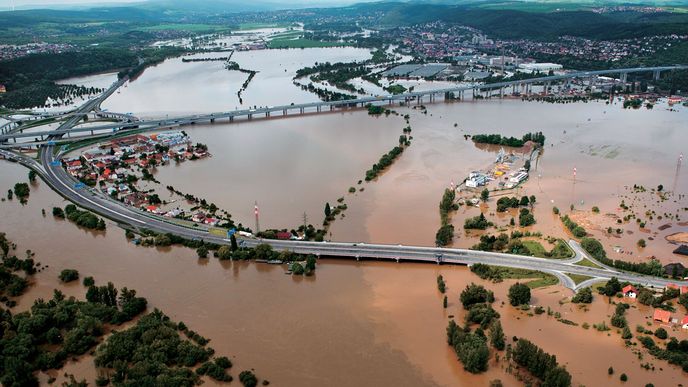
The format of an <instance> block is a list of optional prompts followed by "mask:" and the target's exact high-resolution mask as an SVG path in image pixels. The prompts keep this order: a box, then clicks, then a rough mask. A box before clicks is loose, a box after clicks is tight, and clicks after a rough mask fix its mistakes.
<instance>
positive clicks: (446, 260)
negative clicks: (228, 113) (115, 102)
mask: <svg viewBox="0 0 688 387" xmlns="http://www.w3.org/2000/svg"><path fill="white" fill-rule="evenodd" d="M673 68H674V67H662V69H673ZM655 69H656V68H655ZM623 70H626V71H629V69H621V70H615V71H623ZM643 71H652V69H643ZM591 73H593V72H586V73H585V74H591ZM597 73H608V71H607V72H597ZM542 79H551V77H544V78H542ZM529 81H533V80H532V79H531V80H529ZM540 81H542V80H540ZM519 82H522V81H519ZM115 89H116V87H115V85H113V87H112V88H111V89H109V90H108V92H109V93H110V94H111V93H112V92H113V91H114V90H115ZM436 92H442V91H436ZM106 94H107V92H106V93H105V94H103V95H101V96H100V97H99V98H97V99H94V100H90V101H88V102H87V103H85V104H84V105H83V106H81V107H80V108H79V109H77V110H76V111H75V113H74V114H73V115H72V116H70V118H69V119H68V120H66V121H65V122H64V123H63V124H62V125H60V127H59V128H58V129H56V130H55V131H52V132H50V133H47V134H46V135H47V136H48V141H50V142H51V141H55V140H58V139H59V138H60V137H62V136H63V135H65V134H66V133H68V132H69V131H70V130H73V129H72V128H73V127H74V126H75V125H76V124H77V123H78V122H79V120H80V119H81V117H82V116H83V114H87V113H88V112H90V111H91V110H93V109H97V106H99V104H100V102H102V100H104V99H105V98H107V95H109V94H107V95H106ZM358 101H360V100H358ZM359 103H360V102H359ZM304 105H309V104H303V105H300V106H304ZM311 105H313V104H311ZM297 106H299V105H297ZM292 108H293V107H292ZM210 116H212V115H210ZM210 116H206V117H210ZM194 117H198V116H194ZM89 129H91V128H89ZM33 135H35V134H33ZM50 142H49V143H48V144H47V145H45V146H43V147H41V149H40V152H39V160H35V159H32V158H30V157H28V156H26V155H24V154H21V153H16V152H13V151H10V150H5V149H0V156H3V157H4V158H6V159H9V160H12V161H16V162H18V163H20V164H22V165H24V166H25V167H27V168H31V169H33V170H34V171H36V172H37V173H38V174H39V175H40V176H41V178H42V179H43V180H44V181H45V182H46V183H47V184H48V185H50V186H51V187H52V189H54V190H55V191H56V192H57V193H59V194H60V195H62V196H63V197H65V198H66V199H67V200H69V201H71V202H73V203H75V204H77V205H78V206H80V207H82V208H85V209H88V210H90V211H92V212H94V213H96V214H99V215H101V216H104V217H107V218H109V219H111V220H112V221H115V222H117V223H118V224H120V226H122V227H128V228H133V229H138V230H141V229H147V230H151V231H155V232H157V233H171V234H175V235H179V236H182V237H184V238H187V239H196V240H204V241H207V242H212V243H217V244H229V240H228V239H226V238H224V237H222V236H217V235H214V234H210V233H209V232H208V230H207V229H206V228H205V227H204V226H199V227H193V228H192V227H187V226H184V225H181V224H178V223H172V222H171V221H170V220H169V219H166V218H164V217H161V216H156V215H153V214H151V213H148V212H144V211H142V210H139V209H136V208H133V207H129V206H126V205H124V204H123V203H120V202H118V201H115V200H113V199H111V198H109V197H108V196H107V195H105V194H103V193H102V192H100V191H99V190H97V189H90V188H87V187H82V186H83V185H82V184H79V182H78V181H76V180H75V179H74V178H73V177H72V176H71V175H70V174H69V173H67V171H66V170H65V169H64V168H63V167H62V163H61V159H62V157H63V153H62V152H61V151H57V149H56V147H55V145H54V144H52V143H50ZM241 243H242V244H243V245H245V246H248V247H253V246H256V245H258V244H260V243H267V244H270V245H271V246H272V247H273V248H274V249H276V250H290V251H293V252H296V253H301V254H315V255H318V256H322V257H340V258H349V259H357V260H362V259H363V260H364V259H377V260H390V261H396V262H407V261H411V262H431V263H436V264H460V265H471V264H475V263H485V264H490V265H498V266H505V267H511V268H520V269H531V270H537V271H541V272H545V273H550V274H552V275H555V276H556V277H557V278H558V279H559V280H560V281H561V283H562V285H563V286H566V287H567V288H569V289H573V290H576V289H578V288H580V287H581V286H588V285H590V284H591V283H593V282H595V281H604V280H607V279H609V278H611V277H617V278H619V279H620V280H621V281H629V282H632V283H638V284H642V285H646V286H654V287H664V286H666V285H667V284H669V283H676V284H679V285H688V282H686V281H672V280H668V279H665V278H658V277H650V276H644V275H639V274H634V273H628V272H622V271H619V270H616V269H613V268H610V267H605V266H604V265H602V264H601V263H599V262H597V261H595V260H594V259H592V258H591V257H589V256H587V255H586V253H585V252H584V251H583V249H582V248H581V247H580V245H578V244H577V243H575V242H574V241H572V242H571V243H570V246H571V247H572V249H573V251H574V252H575V256H574V257H573V258H571V259H567V260H554V259H544V258H535V257H528V256H522V255H514V254H503V253H491V252H483V251H474V250H467V249H456V248H436V247H423V246H402V245H384V244H365V243H348V242H306V241H281V240H261V239H255V238H242V239H241ZM584 258H587V259H589V260H591V261H593V262H595V263H597V264H598V265H599V266H600V267H599V268H592V267H588V266H582V265H578V264H576V262H578V261H580V260H582V259H584ZM567 273H570V274H577V275H584V276H589V277H591V279H590V280H587V281H584V282H582V283H580V284H578V285H576V284H575V283H574V281H573V280H572V279H571V278H570V277H569V276H568V275H567Z"/></svg>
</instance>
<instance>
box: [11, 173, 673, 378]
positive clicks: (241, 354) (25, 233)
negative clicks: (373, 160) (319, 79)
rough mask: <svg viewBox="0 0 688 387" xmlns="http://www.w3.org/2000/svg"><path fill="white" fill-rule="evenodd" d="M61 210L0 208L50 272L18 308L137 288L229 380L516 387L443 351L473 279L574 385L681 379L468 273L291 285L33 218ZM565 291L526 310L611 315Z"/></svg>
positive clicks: (337, 273)
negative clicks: (86, 284)
mask: <svg viewBox="0 0 688 387" xmlns="http://www.w3.org/2000/svg"><path fill="white" fill-rule="evenodd" d="M3 171H4V173H3V174H2V176H1V177H0V184H2V186H9V185H10V184H12V183H13V182H15V181H19V180H23V179H25V175H26V172H25V171H24V170H23V169H22V168H20V167H18V166H16V165H10V166H6V167H5V168H4V169H3ZM65 204H66V203H65V202H64V201H63V200H61V198H59V197H57V196H56V195H55V194H54V193H53V192H51V191H50V190H49V189H47V187H45V185H44V184H43V183H40V182H39V183H37V184H36V185H34V186H32V192H31V197H30V199H29V203H28V204H27V205H25V206H21V205H20V204H19V203H18V202H17V201H16V200H15V201H6V202H2V203H0V211H1V212H2V214H3V217H2V219H3V220H2V222H1V227H2V230H6V231H8V233H9V235H10V237H11V238H12V239H13V240H14V241H15V242H17V243H18V244H19V250H20V251H22V250H23V249H26V248H30V249H32V250H33V251H35V252H36V257H37V260H38V261H40V262H41V263H42V264H43V265H47V266H48V268H47V269H45V270H44V271H42V272H40V273H38V274H37V275H36V277H35V278H36V280H35V283H34V284H33V286H32V288H31V289H30V291H29V292H28V293H27V294H26V295H25V296H24V297H23V298H22V299H21V300H20V302H19V305H18V306H17V307H16V310H18V311H21V310H25V309H27V308H28V307H29V306H30V303H31V302H30V300H31V299H34V298H36V297H44V298H47V297H50V295H51V294H52V289H54V288H60V289H61V290H62V291H64V292H65V294H67V295H74V296H79V297H83V295H84V293H85V288H83V286H81V285H80V284H77V283H74V284H70V285H62V284H59V283H58V280H57V275H58V273H59V271H60V270H61V269H63V268H75V269H78V270H79V272H80V273H81V275H82V276H87V275H92V276H94V277H95V279H96V281H97V282H98V283H102V282H105V281H112V282H114V283H115V284H117V285H118V286H127V287H130V288H135V289H137V290H138V292H139V294H141V295H143V296H145V297H147V298H148V300H149V303H150V308H154V307H155V308H160V309H162V310H163V311H165V312H166V313H167V314H169V315H170V316H171V317H172V318H173V319H175V320H178V321H184V322H185V323H186V324H187V325H189V326H190V327H192V328H193V329H195V330H197V331H198V332H199V333H201V334H203V335H204V336H206V337H209V338H210V339H211V344H210V345H211V346H212V347H213V348H215V349H216V350H217V351H218V352H219V353H223V354H227V355H230V356H231V357H232V361H233V362H234V363H235V367H234V368H233V370H234V371H233V372H232V373H233V374H236V373H238V371H239V370H242V369H246V368H255V370H256V373H257V375H258V376H259V377H261V378H265V379H268V380H270V381H271V382H272V383H273V384H275V385H303V386H317V385H323V384H324V383H326V384H328V385H335V386H354V385H362V384H375V385H401V386H420V385H428V386H431V385H445V386H449V385H465V386H472V385H487V384H488V382H489V381H490V380H493V379H500V380H502V382H503V383H504V385H507V386H510V385H518V382H517V380H516V379H515V377H514V376H512V375H510V374H508V373H506V372H505V371H504V370H503V369H502V368H500V364H499V363H495V362H494V361H491V366H490V369H489V371H488V372H487V373H485V374H481V375H471V374H468V373H466V372H465V371H463V369H462V366H461V364H460V363H459V362H458V361H457V360H456V358H455V355H454V354H453V353H452V350H451V349H450V348H449V347H448V346H447V345H446V342H445V328H446V324H447V320H448V316H449V315H455V316H456V318H457V319H459V320H460V319H462V316H463V311H462V308H461V306H460V303H459V301H458V293H459V292H460V290H461V289H462V288H463V287H464V286H465V285H466V284H468V283H470V282H477V283H483V284H485V285H486V286H489V287H490V288H492V289H494V290H495V294H496V298H497V300H496V302H495V308H497V310H498V311H499V313H500V314H501V315H502V318H501V320H502V324H503V325H504V329H505V333H506V335H507V337H511V336H513V335H516V336H519V337H526V338H529V339H531V340H533V341H534V342H536V343H537V344H538V345H540V346H542V347H543V348H544V349H545V350H547V351H551V352H553V353H556V354H557V358H558V359H559V361H560V362H562V363H563V364H566V366H567V369H569V371H570V372H571V373H572V375H573V377H574V382H575V383H576V384H578V383H581V384H585V385H595V384H596V382H597V381H599V380H602V379H600V378H604V377H606V369H607V367H609V366H613V367H614V368H615V369H616V370H618V371H617V372H618V373H620V372H625V373H627V374H628V375H629V378H630V380H632V381H637V382H641V381H642V383H643V384H644V383H646V382H650V381H651V382H654V383H655V385H667V384H676V383H680V381H681V380H682V377H683V376H682V375H681V373H680V370H679V369H676V368H674V367H670V366H668V365H666V364H662V363H660V362H657V361H654V360H651V359H649V358H648V359H647V360H646V361H648V360H649V361H650V362H652V363H654V364H656V365H657V366H658V367H660V366H661V367H663V372H661V373H658V372H655V373H653V372H650V371H645V370H643V369H641V368H640V367H639V364H640V361H639V360H638V359H637V358H636V357H635V355H633V354H632V353H631V352H630V350H626V349H624V348H623V346H622V343H621V341H620V339H619V338H618V335H616V334H614V333H612V335H611V336H607V335H606V333H600V332H596V331H594V330H584V329H581V327H580V326H578V327H575V326H569V325H564V324H561V323H559V322H557V321H556V320H554V319H553V318H552V317H547V316H546V315H541V316H534V317H528V316H527V315H526V314H525V312H521V311H518V310H515V309H513V308H511V307H510V306H508V302H507V305H502V302H503V301H505V300H506V291H507V289H508V286H509V285H510V284H511V282H509V281H507V282H504V283H501V284H488V283H486V282H485V281H481V280H480V279H478V278H477V277H475V276H474V275H472V274H471V273H470V272H468V270H466V269H465V268H461V267H448V266H435V265H422V264H410V265H407V264H403V265H397V264H393V263H375V262H363V263H355V262H348V261H337V260H325V261H322V262H321V263H320V264H319V266H318V271H317V274H316V275H315V276H314V277H306V278H295V277H291V276H285V275H284V274H283V270H284V269H283V268H282V267H280V266H273V265H264V264H254V263H243V262H234V263H232V262H219V261H217V260H216V259H213V258H211V259H206V260H198V259H197V258H196V256H195V252H194V251H193V250H190V249H183V248H171V249H159V250H158V249H153V248H142V247H136V246H134V245H132V244H130V243H128V242H126V240H125V238H124V232H123V231H122V230H121V229H119V228H117V227H116V225H114V224H112V223H109V222H108V230H107V231H106V232H105V233H91V232H87V231H83V230H80V229H78V228H77V227H75V226H74V225H73V224H70V223H68V222H65V221H56V220H54V219H53V217H52V216H50V215H48V216H47V217H43V216H42V215H41V211H40V209H41V208H46V209H48V210H49V209H50V207H52V206H54V205H65ZM48 212H49V211H48ZM13 230H21V232H19V231H13ZM39 235H40V238H38V237H37V236H39ZM438 274H442V275H443V276H444V277H445V280H446V281H447V284H448V295H449V297H450V298H449V299H450V302H449V308H448V309H447V310H446V311H445V310H444V309H443V308H442V306H441V294H439V292H438V291H437V288H436V284H435V277H436V276H437V275H438ZM569 294H570V293H569V292H568V291H567V290H564V289H562V288H560V287H558V286H553V287H548V288H544V289H540V290H536V291H535V292H534V297H533V300H532V301H531V303H533V304H537V305H542V306H544V307H548V306H549V307H551V308H552V309H553V310H554V311H559V312H560V313H561V314H562V316H563V317H564V318H567V319H570V320H572V321H575V322H577V323H579V324H582V323H583V322H588V323H590V324H592V323H595V322H600V321H602V320H607V319H608V315H609V314H611V313H612V310H613V307H612V306H609V305H608V304H607V303H606V301H604V300H603V299H602V298H599V299H598V300H597V301H595V303H593V304H592V306H591V307H590V310H589V311H587V312H583V311H579V310H578V308H577V307H576V306H573V305H571V304H569V303H566V304H563V305H560V304H559V300H561V299H562V298H564V297H567V296H568V295H569ZM649 313H651V311H649V310H647V309H643V308H638V309H637V311H636V309H631V311H629V313H628V318H629V322H630V323H631V326H634V324H635V323H636V321H637V322H640V323H643V321H644V319H645V317H646V316H647V315H648V314H649ZM335 322H336V324H335ZM563 332H565V334H563ZM673 334H674V335H676V334H678V335H679V336H678V337H679V338H681V337H684V336H685V334H683V333H681V332H678V333H673ZM582 354H584V356H581V355H582ZM594 359H597V360H594ZM65 370H68V371H69V372H74V373H76V374H77V375H81V376H85V377H89V378H90V377H93V376H94V375H95V373H94V371H93V370H92V368H90V363H89V360H88V359H85V360H82V361H80V362H78V363H70V364H68V366H67V368H66V369H65ZM662 382H664V383H662ZM610 383H617V382H616V379H613V380H610Z"/></svg>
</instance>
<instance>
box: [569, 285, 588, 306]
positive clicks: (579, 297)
mask: <svg viewBox="0 0 688 387" xmlns="http://www.w3.org/2000/svg"><path fill="white" fill-rule="evenodd" d="M571 302H573V303H574V304H578V303H582V304H590V303H591V302H592V290H591V289H590V288H583V289H581V290H579V291H578V293H576V295H575V296H573V298H572V299H571Z"/></svg>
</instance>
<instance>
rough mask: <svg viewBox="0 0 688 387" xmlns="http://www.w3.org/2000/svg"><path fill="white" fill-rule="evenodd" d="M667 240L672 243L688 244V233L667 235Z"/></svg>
mask: <svg viewBox="0 0 688 387" xmlns="http://www.w3.org/2000/svg"><path fill="white" fill-rule="evenodd" d="M666 240H668V241H669V242H672V243H688V232H677V233H674V234H671V235H667V236H666Z"/></svg>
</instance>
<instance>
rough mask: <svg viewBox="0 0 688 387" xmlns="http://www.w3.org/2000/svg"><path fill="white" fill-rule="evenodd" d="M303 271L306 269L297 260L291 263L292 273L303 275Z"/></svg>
mask: <svg viewBox="0 0 688 387" xmlns="http://www.w3.org/2000/svg"><path fill="white" fill-rule="evenodd" d="M305 271H306V270H305V269H304V268H303V266H302V265H301V264H300V263H298V262H294V263H292V265H291V272H292V274H294V275H303V274H304V273H305Z"/></svg>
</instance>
